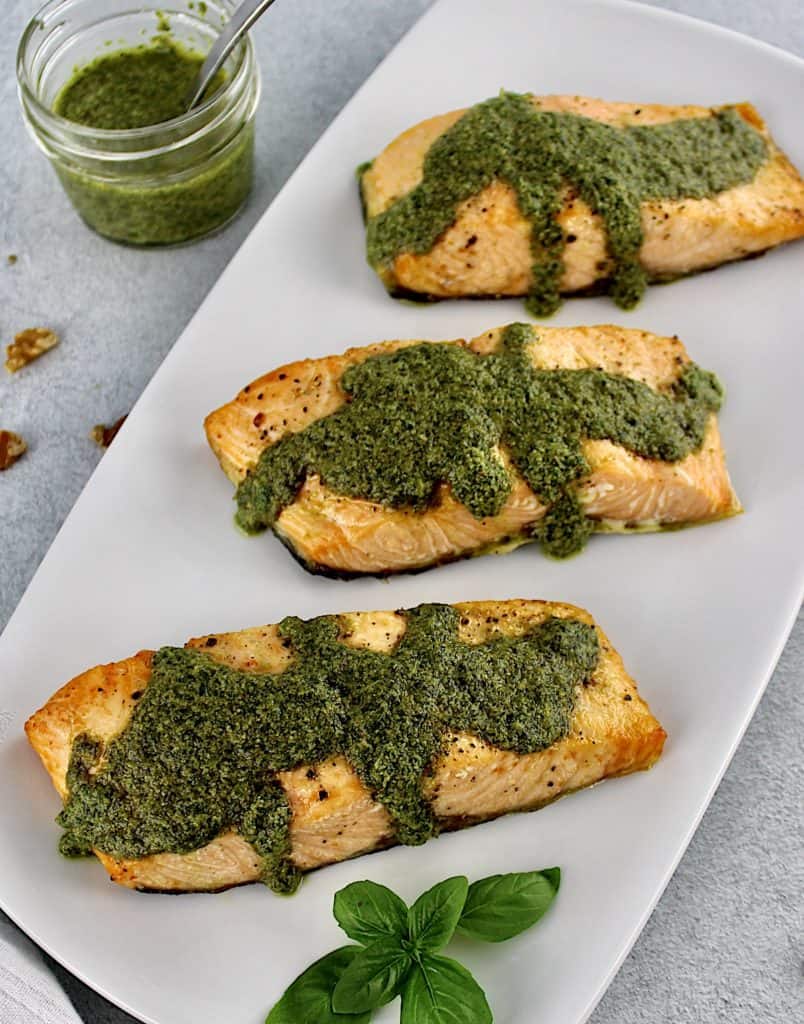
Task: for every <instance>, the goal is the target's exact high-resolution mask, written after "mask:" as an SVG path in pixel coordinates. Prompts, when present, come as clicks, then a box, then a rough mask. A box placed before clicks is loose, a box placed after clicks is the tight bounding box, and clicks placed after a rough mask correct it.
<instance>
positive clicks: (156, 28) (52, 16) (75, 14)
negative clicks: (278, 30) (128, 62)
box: [17, 0, 260, 245]
mask: <svg viewBox="0 0 804 1024" xmlns="http://www.w3.org/2000/svg"><path fill="white" fill-rule="evenodd" d="M174 3H175V0H174ZM235 7H236V3H235V0H206V2H203V0H197V2H196V0H189V2H187V3H186V5H185V7H184V9H183V10H180V11H179V10H171V9H170V8H169V7H161V6H159V7H157V6H154V7H149V6H148V5H147V4H146V5H141V4H137V5H132V3H131V0H50V2H49V3H46V4H45V5H44V7H42V8H41V9H40V10H39V12H38V14H37V15H36V16H35V17H34V18H33V19H32V21H31V22H30V24H29V25H28V27H27V28H26V29H25V32H24V33H23V36H22V39H21V41H20V46H19V51H18V53H17V81H18V86H19V97H20V102H21V104H22V109H23V114H24V117H25V121H26V124H27V126H28V128H29V130H30V133H31V135H32V136H33V138H34V140H35V141H36V143H37V144H38V146H39V147H40V149H42V150H43V152H44V153H45V154H46V155H47V156H48V157H49V158H50V160H51V162H52V164H53V167H54V168H55V171H56V174H57V175H58V177H59V179H60V181H61V183H62V185H63V186H64V189H65V191H66V193H67V195H68V196H69V197H70V199H71V200H72V203H73V205H74V207H75V209H76V210H77V211H78V213H79V214H80V215H81V216H82V217H83V219H84V220H85V221H86V223H87V224H88V225H89V226H90V227H91V228H94V230H95V231H97V232H98V233H99V234H101V235H104V236H105V237H107V238H111V239H113V240H114V241H117V242H127V243H129V244H131V245H175V244H177V243H180V242H188V241H190V240H192V239H198V238H201V237H203V236H204V235H208V234H210V233H211V232H213V231H217V230H218V229H219V228H221V227H223V226H224V225H225V224H227V223H228V222H229V221H230V220H232V218H233V217H234V216H235V215H236V214H237V213H238V211H239V210H240V208H241V207H242V205H243V203H244V202H245V200H246V198H247V197H248V194H249V192H250V190H251V183H252V177H253V162H254V159H253V158H254V114H255V111H256V109H257V103H258V101H259V96H260V74H259V68H258V66H257V61H256V58H255V55H254V49H253V47H252V44H251V40H250V39H249V38H248V37H246V38H245V39H244V40H243V41H242V42H241V43H240V44H239V45H238V46H237V47H236V48H235V49H234V51H233V52H232V54H231V56H230V57H229V59H228V60H227V62H226V65H225V72H226V78H225V81H224V83H223V85H222V86H221V87H220V89H219V90H218V91H217V92H216V93H215V94H214V95H213V96H212V97H211V98H210V99H207V100H205V102H203V103H202V104H200V105H199V106H198V107H196V108H194V109H193V111H192V112H191V113H188V114H182V115H180V116H179V117H175V118H173V119H172V120H169V121H163V122H161V123H159V124H156V125H153V126H149V127H145V128H132V129H125V130H119V131H113V130H108V129H99V128H91V127H88V126H86V125H81V124H76V123H75V122H73V121H68V120H67V119H66V118H64V117H60V116H59V115H58V114H56V113H54V111H53V106H54V104H55V102H56V98H57V97H58V95H59V93H60V91H61V90H62V89H63V88H64V86H65V85H66V84H67V83H68V82H69V81H70V80H71V78H72V77H73V75H74V74H75V71H76V69H77V68H80V67H83V66H84V65H86V64H88V63H90V62H91V61H93V60H94V59H95V58H97V57H100V56H102V55H103V54H111V53H114V52H115V51H117V50H125V49H132V48H134V47H138V46H141V45H142V44H143V43H145V44H147V43H148V42H149V41H150V40H152V39H155V38H156V37H157V36H158V37H159V38H162V39H164V37H165V35H166V34H167V35H168V37H169V38H170V39H171V40H173V41H174V42H176V43H177V44H179V45H180V46H182V47H183V48H184V49H186V50H189V51H194V52H198V53H201V54H203V53H206V51H207V50H208V49H209V47H210V45H211V44H212V41H213V40H214V39H215V37H216V35H217V34H218V33H219V31H220V29H221V26H222V25H223V24H224V23H225V22H226V21H227V20H228V18H229V16H230V15H231V13H232V11H233V10H234V8H235ZM132 8H135V9H132Z"/></svg>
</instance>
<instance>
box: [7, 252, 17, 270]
mask: <svg viewBox="0 0 804 1024" xmlns="http://www.w3.org/2000/svg"><path fill="white" fill-rule="evenodd" d="M16 262H17V254H16V253H15V252H10V253H9V254H8V256H6V263H7V264H8V265H9V266H10V267H13V266H14V264H15V263H16Z"/></svg>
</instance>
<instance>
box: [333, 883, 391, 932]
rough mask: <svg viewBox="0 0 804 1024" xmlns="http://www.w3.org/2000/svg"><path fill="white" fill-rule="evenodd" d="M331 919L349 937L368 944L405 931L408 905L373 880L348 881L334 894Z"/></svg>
mask: <svg viewBox="0 0 804 1024" xmlns="http://www.w3.org/2000/svg"><path fill="white" fill-rule="evenodd" d="M332 913H333V914H334V915H335V920H336V921H337V922H338V924H339V925H340V926H341V928H343V930H344V931H345V932H346V934H347V935H348V936H349V938H350V939H354V940H355V942H362V943H363V945H364V946H368V945H370V944H371V943H372V942H374V941H376V940H377V939H383V938H390V937H393V936H398V937H399V938H404V937H406V936H407V933H408V908H407V906H406V904H405V902H404V900H401V899H400V898H399V897H398V896H397V894H396V893H395V892H392V891H391V890H390V889H387V888H386V887H385V886H384V885H378V884H377V882H368V881H367V882H352V884H351V885H347V886H346V888H344V889H340V890H339V891H338V892H336V893H335V900H334V902H333V905H332Z"/></svg>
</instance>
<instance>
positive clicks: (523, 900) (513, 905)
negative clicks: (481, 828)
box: [457, 868, 561, 942]
mask: <svg viewBox="0 0 804 1024" xmlns="http://www.w3.org/2000/svg"><path fill="white" fill-rule="evenodd" d="M560 884H561V870H560V868H545V870H544V871H523V872H512V873H511V874H509V875H491V877H490V878H482V879H481V880H480V881H479V882H473V883H472V885H470V886H469V894H468V896H467V897H466V903H465V905H464V908H463V913H462V914H461V919H460V921H459V922H458V929H457V930H458V931H459V932H460V934H461V935H467V936H469V938H472V939H480V940H482V941H483V942H504V941H505V940H506V939H510V938H513V936H514V935H519V933H520V932H524V931H525V929H526V928H530V926H531V925H534V924H536V922H537V921H538V920H539V918H540V917H541V916H542V915H543V914H544V912H545V911H546V910H547V908H548V907H549V906H550V904H551V903H552V902H553V899H554V898H555V895H556V893H557V892H558V888H559V885H560Z"/></svg>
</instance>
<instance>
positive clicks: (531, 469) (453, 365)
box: [236, 324, 723, 557]
mask: <svg viewBox="0 0 804 1024" xmlns="http://www.w3.org/2000/svg"><path fill="white" fill-rule="evenodd" d="M532 344H536V345H538V335H537V334H536V333H535V332H534V330H533V328H531V327H530V326H529V325H528V324H510V325H509V326H508V327H506V328H505V330H504V332H503V335H502V339H501V342H500V347H499V350H498V351H497V352H495V353H493V354H491V355H478V354H476V353H474V352H472V351H470V350H468V349H466V348H464V347H462V346H458V345H449V344H437V343H435V344H434V343H429V344H428V343H423V344H419V345H412V346H409V347H406V348H402V349H399V350H398V351H397V352H394V353H393V354H390V355H379V356H373V357H371V358H369V359H366V360H365V361H364V362H362V363H359V364H357V365H355V366H352V367H350V368H349V369H348V370H347V371H346V372H345V373H344V375H343V377H342V378H341V382H340V384H341V388H342V389H343V390H344V391H345V392H346V394H347V396H348V399H349V401H348V402H347V403H346V404H345V405H343V406H341V407H340V408H339V409H337V410H336V411H335V412H334V413H332V414H331V415H329V416H326V417H324V418H322V419H320V420H316V421H315V422H314V423H312V424H310V425H309V426H308V427H306V428H305V429H304V430H301V431H299V432H298V433H295V434H290V435H288V436H286V437H284V438H282V439H281V440H280V441H278V442H277V443H276V444H273V445H271V446H270V447H268V448H266V449H265V450H264V451H263V452H262V453H261V455H260V458H259V461H258V463H257V465H256V466H255V467H254V468H253V469H252V470H251V471H250V472H249V474H248V476H247V477H246V478H245V479H244V480H243V481H242V482H241V484H240V486H239V487H238V490H237V495H236V498H237V521H238V523H239V524H240V525H241V526H242V527H243V528H244V529H245V530H247V531H248V532H252V533H254V532H257V531H259V530H262V529H265V528H266V527H270V526H273V525H274V523H275V522H276V520H277V518H278V516H279V515H280V513H281V511H282V509H283V508H285V506H287V505H289V504H290V503H291V502H292V501H293V500H294V498H295V496H296V494H297V492H298V490H299V487H300V486H301V485H302V483H303V482H304V480H305V478H306V477H307V476H308V475H309V474H311V473H317V474H318V475H319V476H320V478H321V480H322V481H323V482H324V484H326V485H327V486H328V487H329V488H331V489H332V490H333V491H334V492H336V493H337V494H342V495H347V496H349V497H355V498H363V499H366V500H368V501H374V502H377V503H379V504H382V505H386V506H389V507H392V508H399V507H403V506H409V507H412V508H414V509H417V510H422V509H424V508H426V507H427V506H428V505H430V504H431V503H433V502H434V501H435V500H437V491H438V488H439V486H440V485H441V484H444V483H446V484H449V485H450V487H451V488H452V491H453V493H454V495H455V497H456V498H457V499H458V500H459V501H461V502H462V503H463V504H464V505H466V507H467V508H468V509H469V511H470V512H471V513H472V515H474V516H475V517H476V518H477V519H483V518H486V517H488V516H494V515H497V514H498V513H499V512H500V511H501V509H502V507H503V505H504V503H505V500H506V498H507V497H508V495H509V493H510V491H511V474H510V472H509V471H508V469H507V468H506V467H505V465H504V464H503V462H502V461H501V460H500V457H499V454H498V450H499V449H500V448H502V449H504V450H505V451H506V452H507V453H508V455H509V457H510V459H511V461H512V463H513V464H514V466H515V467H516V468H517V470H518V471H519V472H520V473H521V474H522V476H523V477H524V478H525V480H526V481H527V483H528V484H529V485H530V487H531V488H532V489H533V490H534V491H535V492H536V494H537V495H538V496H539V498H540V499H541V500H542V501H543V502H544V503H545V504H548V505H549V506H550V507H549V509H548V511H547V514H546V516H545V517H544V519H543V520H542V522H541V524H540V526H539V527H538V529H539V537H540V540H541V543H542V546H543V548H544V549H545V551H547V553H549V554H551V555H553V556H555V557H566V556H568V555H571V554H574V553H575V552H577V551H579V550H581V548H582V547H583V546H584V543H585V542H586V539H587V537H588V535H589V533H590V531H591V523H590V522H589V520H588V519H587V518H586V517H585V516H584V514H583V511H582V509H581V507H580V505H579V503H578V500H577V497H576V493H575V491H576V485H577V483H578V481H579V480H580V479H581V478H582V477H583V476H584V475H585V474H587V473H588V472H589V466H588V464H587V462H586V459H585V457H584V454H583V447H582V443H583V441H584V439H587V438H588V439H597V440H603V439H607V440H610V441H613V442H614V443H615V444H619V445H622V446H623V447H625V448H627V449H629V450H630V451H632V452H635V453H636V454H638V455H642V456H644V457H646V458H651V459H661V460H663V461H666V462H675V461H678V460H679V459H683V458H684V457H685V456H687V455H688V454H689V453H690V452H692V451H695V450H696V449H697V448H699V447H700V446H701V444H702V442H703V438H704V434H705V431H706V426H707V422H708V419H709V416H710V414H711V413H712V412H714V411H716V410H717V409H719V408H720V404H721V401H722V397H723V392H722V388H721V386H720V383H719V382H718V380H717V378H716V377H715V376H714V374H712V373H709V372H708V371H706V370H702V369H701V368H700V367H698V366H696V365H695V364H694V363H688V364H687V365H686V366H685V367H684V368H683V370H682V371H681V374H680V375H679V377H678V379H677V380H676V382H675V383H674V384H673V386H672V387H671V388H669V389H668V390H666V391H654V390H653V389H652V388H650V387H648V386H647V385H646V384H643V383H641V382H640V381H636V380H632V379H631V378H629V377H622V376H619V375H616V374H610V373H605V372H603V371H602V370H592V369H589V370H558V369H555V370H537V369H535V368H534V366H533V363H532V361H531V358H530V355H529V349H530V346H531V345H532Z"/></svg>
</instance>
